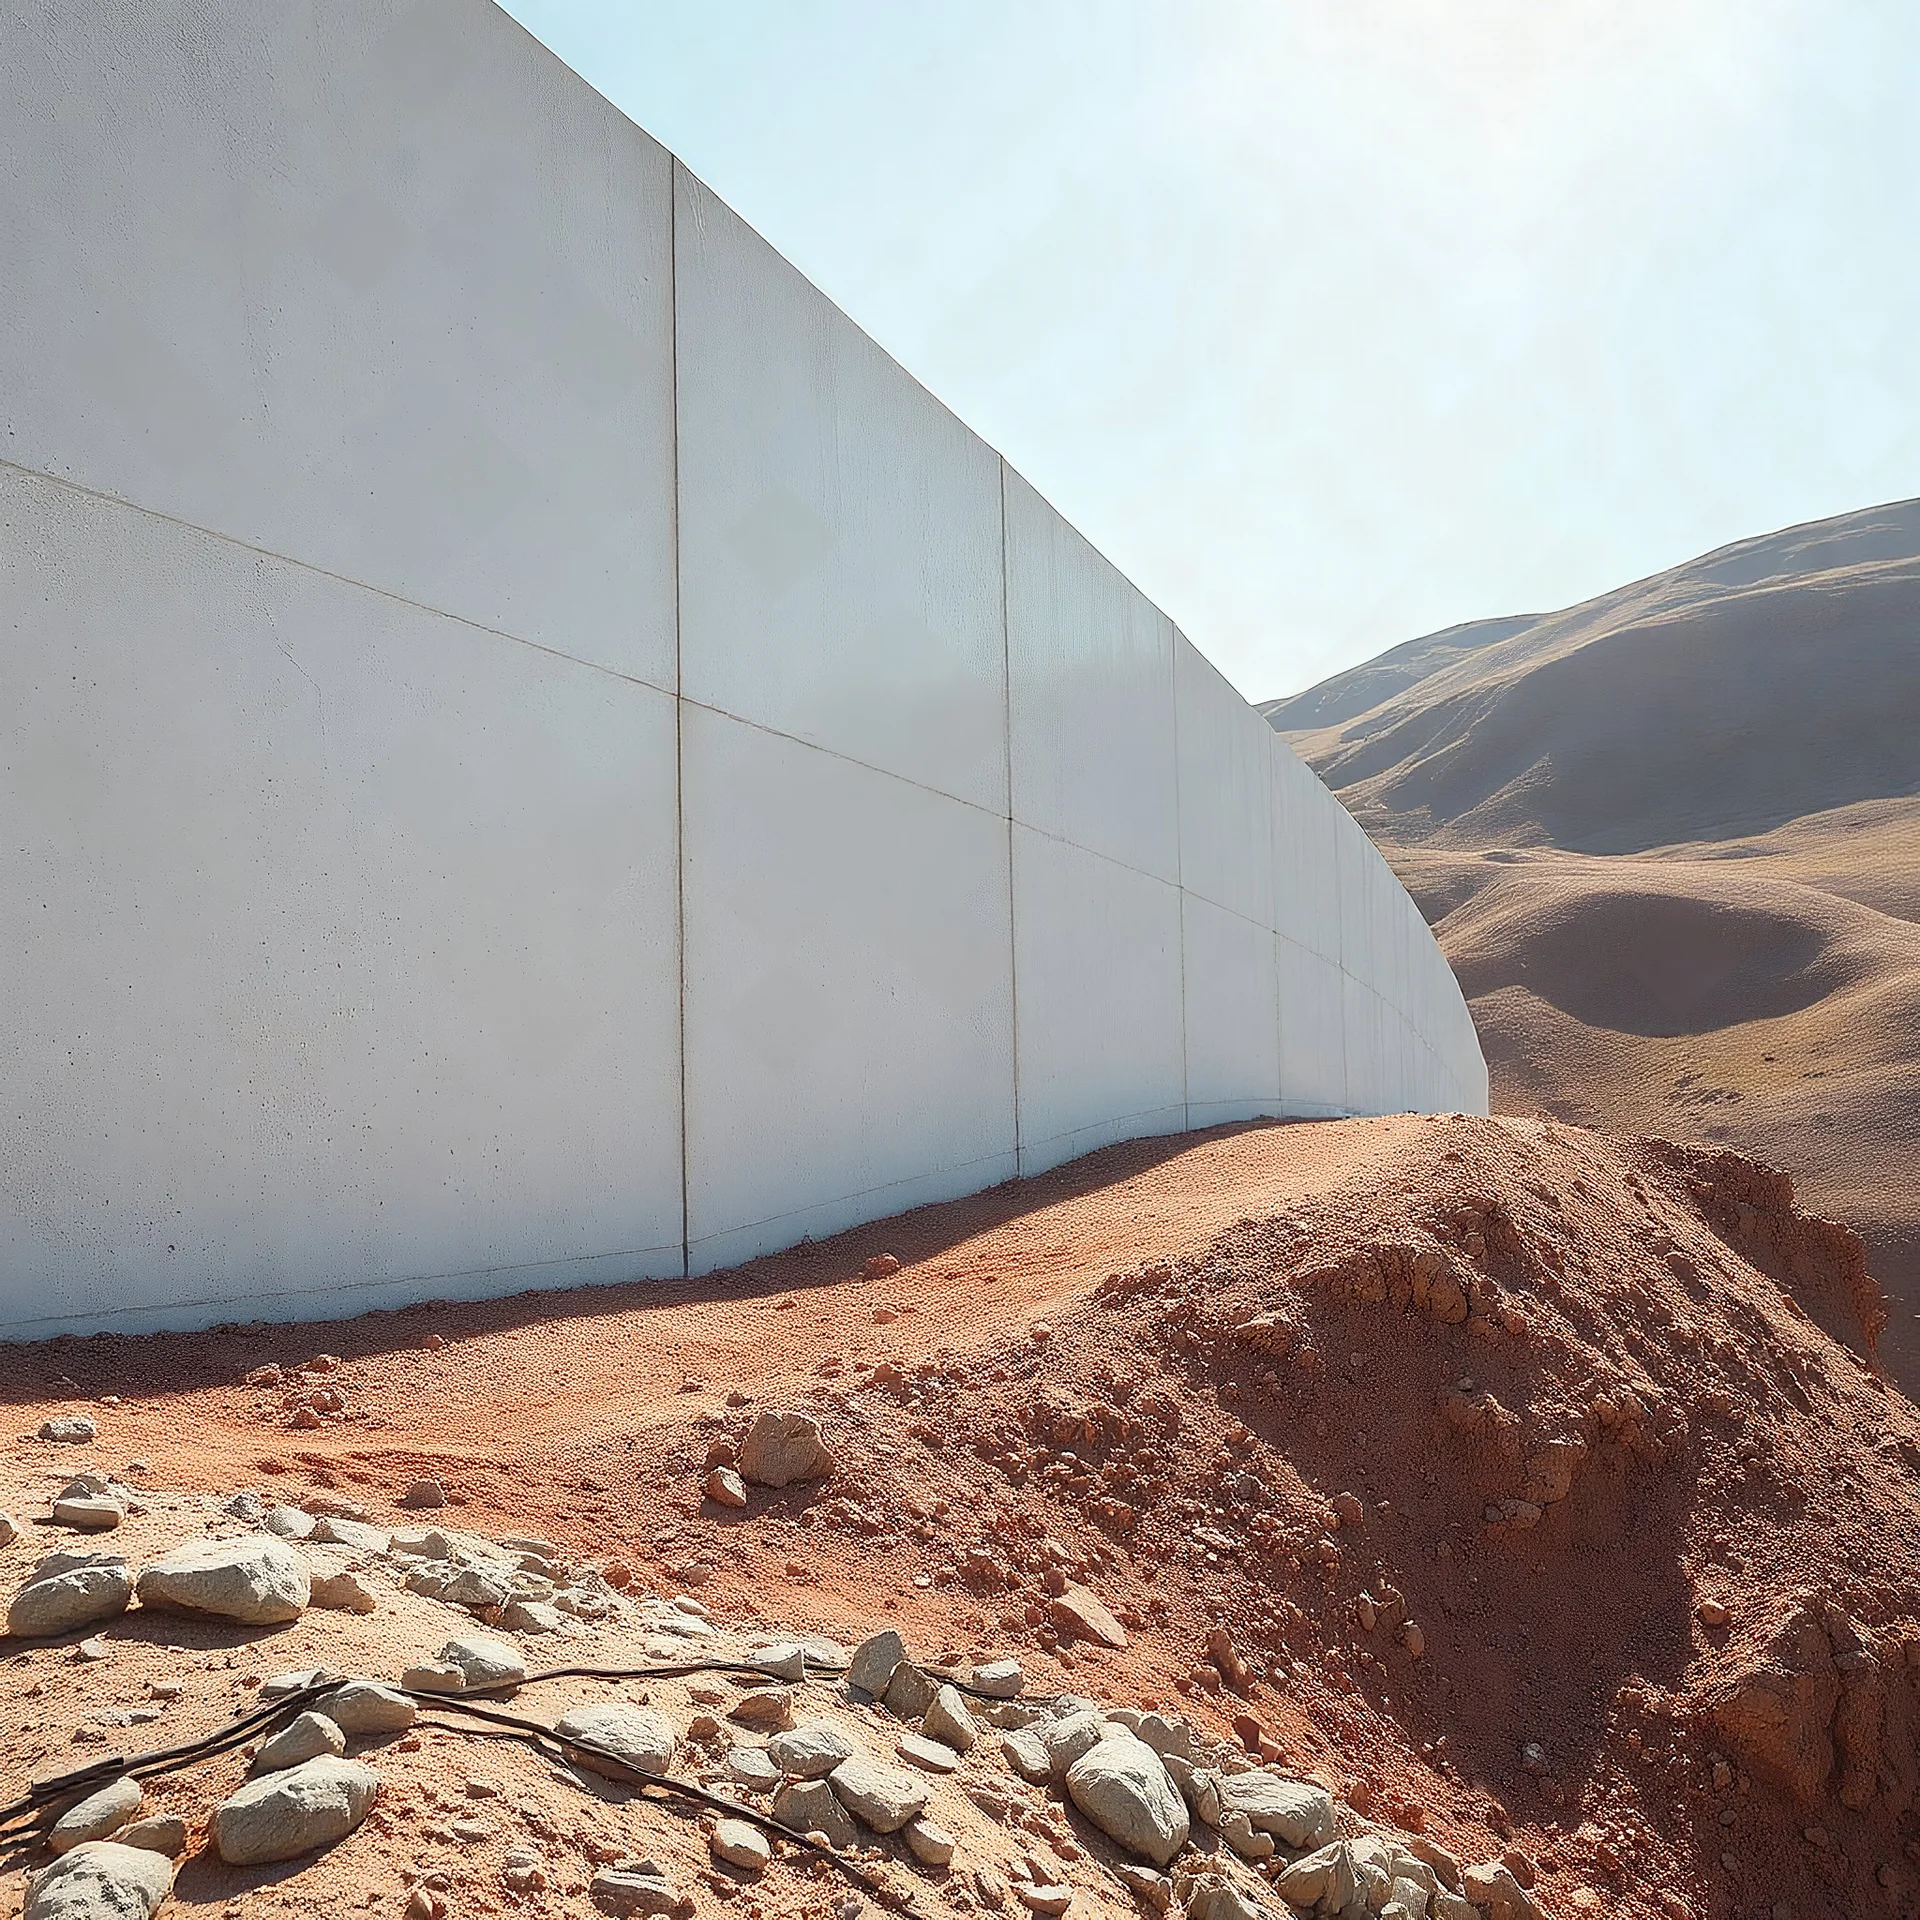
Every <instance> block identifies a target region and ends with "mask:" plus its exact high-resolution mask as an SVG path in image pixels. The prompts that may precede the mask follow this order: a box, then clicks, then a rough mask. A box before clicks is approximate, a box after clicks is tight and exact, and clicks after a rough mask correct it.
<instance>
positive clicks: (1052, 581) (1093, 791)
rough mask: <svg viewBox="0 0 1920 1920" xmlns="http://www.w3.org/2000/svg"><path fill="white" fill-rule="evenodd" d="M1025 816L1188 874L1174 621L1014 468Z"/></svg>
mask: <svg viewBox="0 0 1920 1920" xmlns="http://www.w3.org/2000/svg"><path fill="white" fill-rule="evenodd" d="M1006 525H1007V671H1008V680H1009V686H1010V706H1011V711H1010V715H1009V724H1010V738H1011V758H1012V780H1013V817H1014V818H1015V819H1016V820H1018V821H1020V822H1021V823H1022V824H1023V825H1025V826H1029V827H1034V828H1037V829H1038V830H1039V831H1040V832H1042V833H1049V834H1052V835H1054V836H1055V837H1056V838H1059V839H1063V840H1071V841H1072V842H1073V843H1074V845H1076V846H1079V847H1086V848H1088V849H1090V850H1091V851H1092V852H1094V853H1101V854H1105V855H1106V856H1107V858H1108V859H1110V860H1117V861H1119V862H1120V863H1121V864H1122V865H1124V866H1129V867H1132V868H1133V869H1134V870H1135V871H1136V872H1138V873H1146V874H1152V875H1154V876H1155V877H1156V878H1158V879H1161V880H1172V881H1177V880H1178V879H1179V877H1180V838H1179V814H1178V804H1177V782H1178V771H1177V765H1176V759H1177V755H1176V741H1175V730H1174V707H1173V624H1172V622H1171V621H1169V620H1168V618H1167V617H1166V615H1165V614H1163V613H1162V612H1161V611H1160V610H1159V609H1158V608H1157V607H1155V606H1154V605H1153V604H1152V603H1151V602H1150V601H1149V600H1147V599H1146V598H1145V597H1144V596H1143V595H1142V594H1141V593H1140V591H1139V589H1138V588H1136V587H1135V586H1133V585H1132V584H1131V583H1130V582H1129V581H1127V580H1125V579H1124V578H1122V576H1121V575H1120V574H1118V573H1116V572H1115V571H1114V569H1113V568H1112V567H1111V566H1110V565H1108V563H1107V562H1106V561H1105V560H1104V559H1102V558H1101V556H1100V555H1099V554H1098V553H1096V552H1095V551H1094V549H1093V548H1092V547H1091V546H1089V545H1088V544H1087V542H1086V541H1085V540H1084V539H1083V538H1082V537H1081V536H1080V535H1079V534H1078V533H1076V532H1075V531H1074V530H1073V528H1072V527H1070V526H1068V525H1067V523H1066V522H1065V521H1064V520H1062V519H1061V518H1060V516H1059V515H1058V514H1057V513H1055V512H1054V510H1053V509H1052V508H1051V507H1050V506H1048V504H1047V503H1046V501H1044V500H1043V499H1041V497H1040V496H1039V495H1038V494H1037V493H1035V492H1034V490H1033V489H1032V488H1031V487H1030V486H1028V485H1027V483H1026V482H1025V481H1024V480H1022V479H1021V478H1020V476H1019V475H1018V474H1017V473H1015V472H1013V470H1012V469H1011V468H1008V469H1006Z"/></svg>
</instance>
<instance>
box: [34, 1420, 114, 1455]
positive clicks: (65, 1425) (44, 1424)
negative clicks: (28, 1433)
mask: <svg viewBox="0 0 1920 1920" xmlns="http://www.w3.org/2000/svg"><path fill="white" fill-rule="evenodd" d="M99 1431H100V1429H99V1428H98V1427H96V1426H95V1425H94V1424H93V1422H92V1421H91V1420H89V1419H88V1418H87V1416H86V1415H85V1414H84V1413H56V1414H55V1415H54V1416H53V1418H52V1419H50V1420H43V1421H41V1423H40V1438H41V1439H42V1440H52V1441H56V1442H57V1443H58V1444H60V1445H61V1446H67V1447H80V1446H85V1445H86V1443H87V1442H88V1441H89V1440H91V1439H93V1438H94V1437H95V1435H97V1434H98V1433H99Z"/></svg>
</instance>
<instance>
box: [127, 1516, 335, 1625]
mask: <svg viewBox="0 0 1920 1920" xmlns="http://www.w3.org/2000/svg"><path fill="white" fill-rule="evenodd" d="M134 1591H135V1593H136V1594H138V1596H139V1599H140V1604H141V1605H142V1606H143V1607H172V1608H177V1609H179V1610H180V1611H182V1612H185V1613H205V1614H212V1615H214V1616H215V1617H216V1618H218V1619H222V1620H233V1621H236V1622H238V1623H239V1624H240V1625H241V1626H244V1627H272V1626H278V1625H280V1624H281V1623H282V1622H283V1621H287V1620H297V1619H299V1617H300V1615H301V1614H302V1613H303V1612H304V1611H305V1610H306V1605H307V1602H308V1600H309V1599H310V1598H311V1597H312V1583H311V1582H310V1581H309V1579H308V1577H307V1563H306V1562H305V1561H304V1560H303V1559H301V1557H300V1556H299V1554H297V1553H295V1552H294V1550H293V1549H292V1548H291V1547H290V1546H288V1545H287V1544H286V1542H285V1541H283V1540H276V1539H274V1538H273V1537H272V1535H270V1534H268V1535H260V1534H256V1535H253V1536H251V1537H249V1538H247V1539H244V1540H191V1541H188V1542H186V1543H185V1544H184V1545H182V1546H178V1547H176V1548H174V1550H173V1551H172V1552H171V1553H169V1554H166V1555H164V1556H163V1557H162V1558H161V1559H158V1560H155V1561H152V1562H150V1563H149V1564H148V1566H147V1567H146V1569H145V1571H143V1572H142V1574H141V1575H140V1578H139V1580H138V1581H137V1582H136V1583H135V1586H134Z"/></svg>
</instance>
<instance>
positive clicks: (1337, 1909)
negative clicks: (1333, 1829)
mask: <svg viewBox="0 0 1920 1920" xmlns="http://www.w3.org/2000/svg"><path fill="white" fill-rule="evenodd" d="M1273 1884H1274V1886H1275V1887H1276V1888H1278V1890H1279V1893H1280V1897H1281V1898H1282V1899H1283V1900H1285V1901H1286V1903H1287V1904H1288V1905H1289V1906H1290V1907H1295V1908H1298V1909H1300V1910H1301V1911H1303V1912H1306V1911H1313V1912H1319V1913H1329V1914H1334V1913H1341V1912H1344V1911H1345V1909H1346V1907H1347V1906H1348V1905H1349V1904H1350V1903H1351V1902H1352V1901H1353V1900H1354V1898H1355V1896H1356V1895H1357V1894H1359V1891H1360V1880H1359V1875H1358V1874H1357V1873H1356V1872H1355V1870H1354V1864H1353V1854H1352V1852H1351V1851H1350V1850H1349V1848H1348V1847H1347V1844H1346V1842H1345V1841H1342V1840H1336V1841H1334V1842H1332V1843H1331V1844H1330V1845H1328V1846H1324V1847H1321V1848H1319V1849H1318V1850H1317V1851H1315V1852H1313V1853H1309V1854H1306V1855H1305V1856H1303V1857H1302V1858H1301V1859H1298V1860H1296V1861H1294V1863H1293V1864H1292V1865H1291V1866H1289V1867H1283V1868H1282V1869H1281V1870H1280V1873H1279V1875H1278V1876H1277V1877H1276V1879H1275V1880H1274V1883H1273Z"/></svg>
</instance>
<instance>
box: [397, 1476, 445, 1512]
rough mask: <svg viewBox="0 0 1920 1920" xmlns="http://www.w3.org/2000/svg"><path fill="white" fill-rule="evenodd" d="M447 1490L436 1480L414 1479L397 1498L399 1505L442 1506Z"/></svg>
mask: <svg viewBox="0 0 1920 1920" xmlns="http://www.w3.org/2000/svg"><path fill="white" fill-rule="evenodd" d="M446 1504H447V1490H446V1488H445V1487H443V1486H442V1485H441V1484H440V1482H439V1481H438V1480H416V1481H415V1482H414V1483H413V1485H412V1486H410V1487H409V1488H408V1489H407V1490H406V1492H405V1493H403V1494H402V1495H401V1496H400V1498H399V1499H398V1500H396V1501H395V1502H394V1505H395V1506H399V1507H444V1506H445V1505H446Z"/></svg>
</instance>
